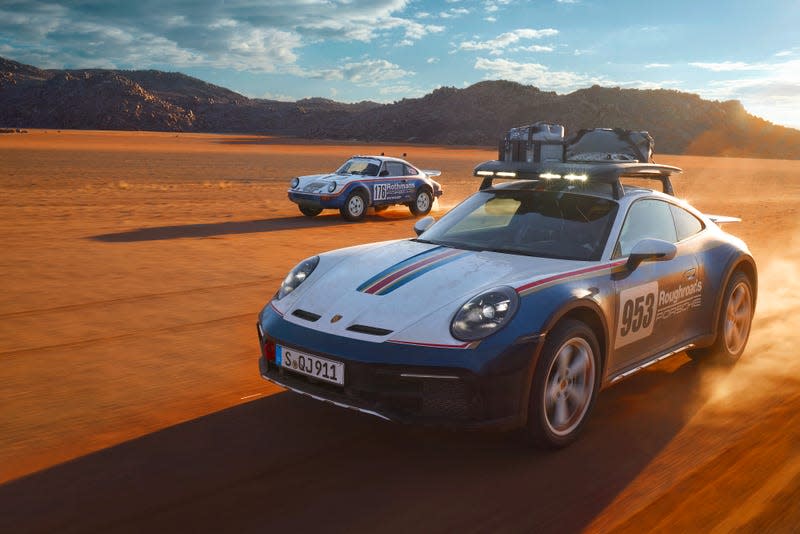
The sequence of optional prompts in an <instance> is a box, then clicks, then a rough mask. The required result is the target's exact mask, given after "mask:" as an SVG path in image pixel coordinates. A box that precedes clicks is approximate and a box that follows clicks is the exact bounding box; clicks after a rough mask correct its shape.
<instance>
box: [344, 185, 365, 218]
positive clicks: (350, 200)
mask: <svg viewBox="0 0 800 534" xmlns="http://www.w3.org/2000/svg"><path fill="white" fill-rule="evenodd" d="M339 213H341V214H342V217H343V218H344V219H345V220H348V221H360V220H361V219H363V218H364V216H365V215H366V214H367V197H366V196H365V195H364V193H362V192H361V191H353V192H352V193H350V194H349V195H348V196H347V200H345V201H344V206H342V207H341V208H339Z"/></svg>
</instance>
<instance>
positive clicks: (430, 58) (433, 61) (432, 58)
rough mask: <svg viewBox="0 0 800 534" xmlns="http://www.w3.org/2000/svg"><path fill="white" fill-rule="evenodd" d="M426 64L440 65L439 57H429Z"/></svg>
mask: <svg viewBox="0 0 800 534" xmlns="http://www.w3.org/2000/svg"><path fill="white" fill-rule="evenodd" d="M425 63H428V64H431V63H439V58H438V57H429V58H428V59H426V60H425Z"/></svg>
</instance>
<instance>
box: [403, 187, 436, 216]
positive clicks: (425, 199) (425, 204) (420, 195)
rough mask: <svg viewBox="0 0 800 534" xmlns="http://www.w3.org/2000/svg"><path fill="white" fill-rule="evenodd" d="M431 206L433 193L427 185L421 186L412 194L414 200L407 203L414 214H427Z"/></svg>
mask: <svg viewBox="0 0 800 534" xmlns="http://www.w3.org/2000/svg"><path fill="white" fill-rule="evenodd" d="M432 206H433V195H431V192H430V190H428V188H427V187H423V188H421V189H420V190H419V191H417V194H416V195H415V196H414V200H413V201H412V202H411V204H409V205H408V209H410V210H411V213H413V214H414V215H417V216H420V215H427V214H428V213H430V211H431V207H432Z"/></svg>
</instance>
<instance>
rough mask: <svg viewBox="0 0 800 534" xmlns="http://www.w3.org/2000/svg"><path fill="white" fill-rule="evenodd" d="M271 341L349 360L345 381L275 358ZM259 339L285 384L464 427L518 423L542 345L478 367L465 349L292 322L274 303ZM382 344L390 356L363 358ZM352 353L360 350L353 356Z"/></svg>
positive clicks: (349, 403)
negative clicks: (462, 361)
mask: <svg viewBox="0 0 800 534" xmlns="http://www.w3.org/2000/svg"><path fill="white" fill-rule="evenodd" d="M262 332H263V333H262ZM327 338H335V339H327ZM265 341H269V342H272V343H277V344H280V345H283V346H288V347H292V348H295V349H297V350H301V351H305V352H308V353H311V354H316V355H319V356H321V357H324V358H328V359H332V360H336V361H340V362H342V363H344V365H345V380H344V386H340V385H337V384H332V383H327V382H323V381H320V380H317V379H314V378H313V377H309V376H306V375H303V374H299V373H296V372H293V371H290V370H287V369H285V368H283V367H280V366H278V365H276V363H275V362H274V361H272V360H270V359H269V357H268V355H267V353H266V351H265V349H264V347H265ZM259 344H260V347H261V358H260V359H259V368H260V371H261V376H262V377H263V378H265V379H266V380H269V381H271V382H274V383H276V384H278V385H280V386H283V387H286V388H288V389H291V390H293V391H295V392H297V393H301V394H304V395H307V396H310V397H313V398H315V399H317V400H322V401H327V402H330V403H333V404H335V405H338V406H341V407H345V408H351V409H355V410H358V411H361V412H364V413H368V414H370V415H374V416H377V417H380V418H382V419H387V420H391V421H397V422H402V423H415V424H423V425H435V426H447V427H460V428H485V427H491V428H512V427H516V426H520V425H521V424H523V423H524V420H525V417H526V409H527V398H528V391H529V389H528V386H529V384H530V373H531V364H532V361H533V358H532V355H533V354H534V353H535V351H536V348H537V346H536V344H537V342H536V341H534V342H526V343H520V344H515V345H513V346H511V347H509V348H507V349H506V350H504V351H502V352H501V353H499V354H497V355H495V356H494V357H489V358H487V359H486V362H485V364H484V365H481V366H479V368H478V369H477V370H473V369H469V368H464V367H454V366H453V365H452V363H453V361H454V360H457V356H458V354H454V353H460V352H462V351H460V350H453V349H432V348H429V347H416V346H399V345H392V344H388V343H370V342H365V341H359V340H354V339H349V338H347V339H345V338H341V337H340V336H334V335H330V334H323V333H320V332H318V331H314V330H312V329H309V328H305V327H301V326H298V325H296V324H293V323H289V322H288V321H285V320H284V319H283V318H282V317H281V316H280V315H278V314H277V313H275V312H274V311H273V310H272V309H271V308H267V309H265V311H264V312H262V317H261V320H260V322H259ZM337 349H338V350H337ZM467 350H468V351H472V350H473V349H467ZM474 350H479V349H474ZM376 351H380V352H379V354H381V355H386V358H384V359H385V360H388V361H389V363H387V362H377V361H363V358H362V359H361V361H359V359H357V358H359V357H360V356H361V355H362V354H364V353H372V354H375V353H376ZM423 352H424V353H425V355H424V357H422V356H421V353H423ZM348 353H351V354H353V355H354V356H355V358H348V357H347V355H348ZM437 353H440V354H437ZM479 356H480V355H479ZM398 360H399V361H400V362H402V360H405V361H408V362H411V361H415V362H420V361H426V362H431V363H435V362H436V361H438V362H441V363H443V365H435V364H431V365H427V364H426V365H410V364H403V363H398Z"/></svg>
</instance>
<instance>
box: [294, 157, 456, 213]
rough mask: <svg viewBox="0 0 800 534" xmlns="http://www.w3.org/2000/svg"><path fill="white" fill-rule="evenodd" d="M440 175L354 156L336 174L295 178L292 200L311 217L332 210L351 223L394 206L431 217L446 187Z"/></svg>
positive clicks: (388, 159)
mask: <svg viewBox="0 0 800 534" xmlns="http://www.w3.org/2000/svg"><path fill="white" fill-rule="evenodd" d="M440 174H441V173H440V172H439V171H433V170H420V169H418V168H416V167H414V166H413V165H411V164H410V163H409V162H407V161H405V160H402V159H399V158H392V157H389V156H384V155H380V156H353V157H352V158H350V159H348V160H347V161H346V162H344V164H343V165H342V166H341V167H339V168H338V169H337V170H336V171H335V172H332V173H328V174H313V175H310V176H298V177H295V178H292V181H291V183H290V186H289V200H291V201H292V202H294V203H296V204H297V205H298V207H299V208H300V212H301V213H302V214H303V215H305V216H307V217H314V216H316V215H319V214H320V213H322V210H324V209H329V208H331V209H338V210H339V212H340V213H341V215H342V217H343V218H344V219H346V220H348V221H358V220H361V219H363V218H364V216H365V215H366V214H367V208H369V207H373V208H374V209H375V210H376V211H381V210H383V209H386V208H388V207H389V206H392V205H394V204H404V205H406V206H408V209H409V210H411V213H412V214H414V215H427V214H428V213H429V212H430V211H431V207H432V206H433V201H434V200H435V199H437V198H438V197H440V196H441V195H442V186H441V185H439V183H438V182H436V181H435V180H434V179H433V178H432V177H433V176H439V175H440Z"/></svg>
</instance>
